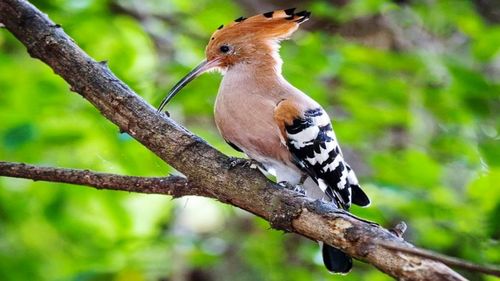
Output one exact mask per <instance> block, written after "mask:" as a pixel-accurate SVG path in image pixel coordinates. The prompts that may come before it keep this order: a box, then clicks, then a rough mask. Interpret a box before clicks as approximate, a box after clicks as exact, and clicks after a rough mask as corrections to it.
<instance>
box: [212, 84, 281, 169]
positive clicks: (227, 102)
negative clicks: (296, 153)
mask: <svg viewBox="0 0 500 281" xmlns="http://www.w3.org/2000/svg"><path fill="white" fill-rule="evenodd" d="M276 103H277V101H275V100H274V99H273V98H271V97H265V96H262V95H260V94H257V93H255V92H252V91H251V90H249V91H247V92H244V91H242V90H240V89H236V90H232V91H227V90H225V89H224V88H221V91H219V94H218V96H217V99H216V102H215V123H216V125H217V128H218V129H219V131H220V133H221V135H222V137H223V138H224V139H225V140H226V141H229V142H231V143H233V144H234V145H236V146H237V147H239V148H240V149H242V150H243V151H244V152H245V153H246V154H247V155H248V156H249V157H251V158H253V159H255V160H257V161H259V162H265V161H267V160H269V159H272V160H279V161H283V162H288V161H289V157H290V156H289V152H288V150H287V149H286V147H285V146H284V145H283V144H282V143H281V141H280V137H279V136H280V135H279V128H278V126H277V124H276V122H275V121H274V115H273V113H274V108H275V106H276Z"/></svg>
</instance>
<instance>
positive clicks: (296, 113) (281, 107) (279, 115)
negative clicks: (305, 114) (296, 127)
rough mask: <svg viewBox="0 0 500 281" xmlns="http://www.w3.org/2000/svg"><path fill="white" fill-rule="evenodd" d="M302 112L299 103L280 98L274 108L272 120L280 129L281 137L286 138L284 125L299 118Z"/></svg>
mask: <svg viewBox="0 0 500 281" xmlns="http://www.w3.org/2000/svg"><path fill="white" fill-rule="evenodd" d="M301 114H302V112H301V110H300V109H299V105H298V104H297V103H295V102H293V101H291V100H282V101H280V102H279V103H278V104H277V105H276V108H275V109H274V120H275V121H276V124H277V125H278V128H279V129H280V133H281V137H282V138H283V139H286V131H285V126H286V125H291V124H292V123H293V120H295V119H297V118H300V116H301Z"/></svg>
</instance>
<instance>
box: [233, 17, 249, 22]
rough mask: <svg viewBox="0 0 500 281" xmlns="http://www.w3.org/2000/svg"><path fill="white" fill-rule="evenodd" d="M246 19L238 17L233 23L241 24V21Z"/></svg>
mask: <svg viewBox="0 0 500 281" xmlns="http://www.w3.org/2000/svg"><path fill="white" fill-rule="evenodd" d="M246 19H247V18H245V17H239V18H237V19H235V20H234V21H235V22H242V21H244V20H246Z"/></svg>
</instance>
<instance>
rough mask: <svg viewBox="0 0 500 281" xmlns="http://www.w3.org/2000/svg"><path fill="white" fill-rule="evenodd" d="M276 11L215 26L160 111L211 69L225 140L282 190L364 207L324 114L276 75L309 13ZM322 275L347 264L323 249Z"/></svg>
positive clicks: (334, 250)
mask: <svg viewBox="0 0 500 281" xmlns="http://www.w3.org/2000/svg"><path fill="white" fill-rule="evenodd" d="M295 10H296V9H295V8H291V9H283V10H275V11H271V12H266V13H262V14H258V15H254V16H252V17H249V18H245V17H239V18H237V19H236V20H234V21H233V22H231V23H229V24H227V25H225V26H224V25H221V26H219V28H218V29H217V30H216V31H215V32H214V33H213V34H212V36H211V37H210V39H209V42H208V45H207V46H206V49H205V55H206V59H205V60H203V61H202V62H201V63H200V64H199V65H198V66H197V67H195V68H194V69H193V70H192V71H191V72H189V73H188V74H187V75H186V76H185V77H184V78H182V79H181V80H180V81H179V82H178V83H177V84H175V85H174V87H173V88H172V89H171V91H170V92H169V93H168V94H167V96H166V97H165V98H164V99H163V100H162V102H161V104H160V106H159V107H158V112H161V111H163V109H164V107H165V106H166V105H167V103H168V102H170V100H172V98H173V97H174V96H175V95H176V94H177V93H178V92H179V91H180V90H181V89H182V88H183V87H184V86H186V85H187V84H188V83H189V82H191V81H192V80H194V79H195V78H196V77H198V76H199V75H201V74H202V73H205V72H207V71H211V70H215V71H218V72H220V73H221V74H222V76H223V78H222V81H221V84H220V87H219V90H218V94H217V97H216V100H215V107H214V119H215V124H216V125H217V128H218V130H219V132H220V134H221V135H222V137H223V138H224V140H225V141H226V142H227V143H228V144H229V145H230V146H231V147H233V148H234V149H236V150H238V151H241V152H243V153H245V154H246V155H247V156H248V157H249V158H250V159H252V160H254V161H256V162H258V163H259V164H260V166H262V167H263V168H264V169H265V171H267V172H269V173H271V174H273V175H275V177H276V181H277V182H278V183H280V184H282V185H284V186H286V187H289V188H293V189H295V190H299V191H303V192H304V193H305V195H306V196H309V197H311V198H313V199H317V200H321V201H324V202H329V203H331V204H334V205H335V207H336V208H339V209H344V210H349V208H350V206H351V204H356V205H359V206H362V207H365V206H368V205H370V199H369V198H368V196H367V195H366V193H365V192H364V191H363V190H362V189H361V186H360V185H359V181H358V179H357V177H356V174H355V173H354V171H353V169H352V168H351V167H350V166H349V165H348V163H347V162H346V161H345V159H344V156H343V154H342V151H341V149H340V146H339V142H338V139H337V137H336V135H335V132H334V131H333V127H332V124H331V119H330V117H329V116H328V114H327V112H326V111H325V110H324V109H323V108H322V107H321V106H320V105H319V104H318V103H317V102H316V101H314V100H313V99H312V98H311V97H309V96H308V95H306V94H304V93H303V92H302V91H300V90H299V89H297V88H296V87H294V86H293V85H292V84H291V83H289V82H288V81H287V80H286V79H285V78H284V77H283V75H282V71H281V70H282V64H283V61H282V59H281V57H280V55H279V48H280V42H281V41H283V40H286V39H289V37H290V36H291V35H292V34H293V33H294V32H295V31H296V30H297V29H298V27H299V25H301V24H302V23H304V22H305V21H307V20H308V19H309V18H310V16H311V13H310V12H309V11H300V12H295ZM320 245H321V246H322V248H321V252H322V256H323V262H324V264H325V266H326V268H327V270H328V271H330V272H332V273H339V274H346V273H348V272H349V271H351V268H352V258H351V257H350V256H348V255H347V254H346V253H344V252H342V251H341V250H339V249H337V248H334V247H332V246H330V245H327V244H322V243H321V242H320Z"/></svg>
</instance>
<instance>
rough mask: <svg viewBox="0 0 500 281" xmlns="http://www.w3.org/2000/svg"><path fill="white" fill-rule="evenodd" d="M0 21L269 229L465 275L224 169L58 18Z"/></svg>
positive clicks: (246, 174)
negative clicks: (89, 52)
mask: <svg viewBox="0 0 500 281" xmlns="http://www.w3.org/2000/svg"><path fill="white" fill-rule="evenodd" d="M0 22H2V23H3V24H4V25H5V26H6V28H7V29H8V30H9V31H10V32H12V33H13V34H14V35H15V36H16V37H17V38H18V40H19V41H21V42H22V43H23V44H24V45H25V46H26V47H27V49H28V52H29V54H30V55H31V56H32V57H35V58H38V59H40V60H42V61H43V62H45V63H46V64H48V65H49V66H50V67H51V68H52V69H53V70H54V72H55V73H57V74H59V75H60V76H61V77H63V78H64V79H65V80H66V81H67V82H68V83H69V84H70V85H71V89H72V90H73V91H75V92H78V93H79V94H80V95H82V96H83V97H84V98H85V99H87V100H88V101H89V102H91V103H92V104H93V105H94V106H95V107H96V108H98V109H99V110H100V112H101V114H102V115H103V116H105V117H106V118H107V119H109V120H110V121H111V122H113V123H114V124H116V125H117V126H118V127H119V128H120V129H121V130H122V131H125V132H127V133H129V134H130V135H131V136H132V137H134V138H135V139H136V140H138V141H139V142H141V143H142V144H143V145H144V146H146V147H147V148H149V149H150V150H151V151H153V152H154V153H156V154H157V155H158V156H159V157H160V158H162V159H163V160H164V161H166V162H168V163H169V164H170V165H172V166H173V167H174V168H176V169H177V170H178V171H180V172H182V173H183V174H184V175H186V176H187V177H188V178H189V182H190V183H192V184H193V185H194V186H198V187H199V189H198V191H199V192H200V193H198V192H197V191H193V193H194V194H196V195H202V196H209V197H213V198H216V199H218V200H220V201H222V202H225V203H229V204H231V205H233V206H237V207H239V208H242V209H244V210H247V211H249V212H251V213H254V214H255V215H258V216H260V217H262V218H264V219H266V220H268V221H269V222H270V223H271V225H272V226H273V227H275V228H279V229H283V230H286V231H290V232H295V233H298V234H300V235H303V236H305V237H308V238H311V239H313V240H319V241H324V242H325V243H327V244H330V245H334V246H335V247H337V248H340V249H341V250H343V251H345V252H346V253H347V254H349V255H351V256H353V257H354V258H357V259H360V260H362V261H365V262H368V263H370V264H372V265H374V266H375V267H377V268H378V269H380V270H381V271H383V272H385V273H387V274H389V275H391V276H393V277H396V278H398V279H404V280H465V279H464V278H463V277H462V276H460V275H459V274H458V273H456V272H454V271H453V270H451V269H450V268H448V267H447V266H445V265H444V264H443V263H440V262H435V261H433V260H432V259H429V258H425V257H422V256H420V255H415V254H413V253H403V252H401V251H396V250H393V249H388V248H386V247H383V246H381V245H379V242H383V243H393V244H395V245H398V246H400V247H401V248H410V247H412V246H411V245H410V244H408V243H406V242H405V241H403V240H402V239H400V238H399V237H397V236H396V235H394V234H392V233H391V232H389V231H388V230H386V229H384V228H382V227H380V226H377V225H374V224H370V223H367V222H365V221H362V220H359V219H356V218H355V217H353V216H352V215H350V214H349V213H346V212H344V211H342V210H338V209H335V208H333V207H332V206H331V205H329V204H324V203H322V202H319V201H314V200H312V199H309V198H306V197H304V196H301V195H300V194H297V193H294V192H291V191H288V190H285V189H283V188H280V187H279V186H278V185H275V184H273V183H271V182H270V181H268V180H267V179H266V178H265V177H264V176H263V175H262V174H261V173H259V172H258V171H255V170H252V169H249V168H245V167H240V166H237V167H234V168H231V164H230V163H231V159H230V158H228V157H227V156H225V155H223V154H222V153H220V152H219V151H217V150H215V149H214V148H212V147H211V146H209V145H208V144H207V143H205V142H204V141H203V140H201V139H200V138H199V137H197V136H195V135H193V134H192V133H190V132H189V131H187V130H186V129H184V128H183V127H181V126H179V125H177V124H176V123H175V122H173V121H172V120H171V119H170V118H168V117H167V116H165V115H164V114H157V113H156V111H155V109H154V108H152V107H151V106H150V105H149V104H147V103H146V102H145V101H144V100H143V99H142V98H140V97H139V96H137V95H136V94H135V93H134V92H133V91H132V90H131V89H130V88H129V87H128V86H127V85H125V84H124V83H123V82H122V81H120V80H119V79H118V78H117V77H116V76H115V75H114V74H113V73H112V72H111V71H110V70H109V68H108V66H107V65H106V64H105V63H98V62H96V61H94V60H93V59H92V58H90V57H89V56H88V55H87V54H86V53H85V52H83V51H82V50H81V49H80V48H79V47H78V46H77V45H76V43H75V42H74V41H73V40H72V39H71V38H70V37H69V36H68V35H67V34H65V33H64V31H63V30H62V28H61V27H60V26H59V25H56V24H54V23H53V22H52V21H50V20H49V19H48V17H47V16H46V15H45V14H43V13H41V12H40V11H39V10H37V9H36V8H35V7H34V6H32V5H31V4H30V3H28V2H26V1H23V0H0Z"/></svg>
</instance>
